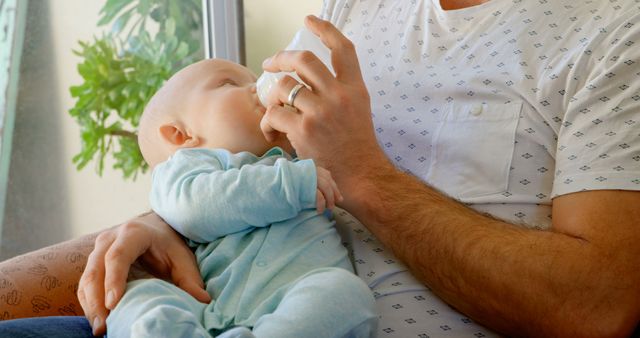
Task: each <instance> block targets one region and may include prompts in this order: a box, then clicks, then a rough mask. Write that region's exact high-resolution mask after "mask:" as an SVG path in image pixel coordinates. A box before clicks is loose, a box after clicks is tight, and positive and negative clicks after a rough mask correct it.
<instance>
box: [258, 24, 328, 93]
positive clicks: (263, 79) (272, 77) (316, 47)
mask: <svg viewBox="0 0 640 338" xmlns="http://www.w3.org/2000/svg"><path fill="white" fill-rule="evenodd" d="M285 50H309V51H311V52H313V54H315V55H316V56H317V57H318V59H320V61H322V63H324V64H325V65H326V66H327V68H329V70H330V71H331V73H334V71H333V67H332V66H331V51H330V50H329V48H327V47H326V46H325V45H324V44H323V43H322V41H320V38H318V37H317V36H316V35H315V34H313V33H312V32H311V31H309V30H308V29H307V28H306V27H303V28H302V29H301V30H299V31H298V32H297V33H296V35H295V36H294V37H293V40H292V41H291V43H290V44H289V45H288V46H287V48H285ZM334 74H335V73H334ZM285 75H289V76H291V77H293V78H294V79H296V80H297V81H298V82H301V83H304V82H303V81H302V80H300V77H298V75H296V73H295V72H278V73H271V72H263V73H262V75H260V77H259V78H258V80H257V81H256V91H257V93H258V98H259V99H260V102H261V103H262V105H263V106H266V105H267V95H268V94H269V92H270V91H271V89H272V88H273V87H274V86H275V85H276V83H278V80H280V79H281V78H282V77H283V76H285Z"/></svg>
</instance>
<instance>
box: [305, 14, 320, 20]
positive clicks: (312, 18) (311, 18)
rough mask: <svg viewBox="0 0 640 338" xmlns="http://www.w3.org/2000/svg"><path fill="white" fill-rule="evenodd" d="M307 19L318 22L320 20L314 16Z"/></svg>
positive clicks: (308, 16)
mask: <svg viewBox="0 0 640 338" xmlns="http://www.w3.org/2000/svg"><path fill="white" fill-rule="evenodd" d="M307 18H309V20H311V21H317V20H318V17H317V16H315V15H313V14H311V15H307Z"/></svg>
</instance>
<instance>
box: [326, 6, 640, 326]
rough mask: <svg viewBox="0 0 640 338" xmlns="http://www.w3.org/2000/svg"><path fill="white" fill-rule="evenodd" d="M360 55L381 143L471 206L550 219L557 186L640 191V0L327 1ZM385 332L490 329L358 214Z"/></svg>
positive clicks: (350, 223) (360, 256) (361, 268)
mask: <svg viewBox="0 0 640 338" xmlns="http://www.w3.org/2000/svg"><path fill="white" fill-rule="evenodd" d="M322 17H323V18H325V19H328V20H330V21H331V22H332V23H333V24H334V25H336V26H337V27H338V28H339V29H340V30H341V31H342V32H343V33H344V34H345V35H346V36H347V37H348V38H350V39H351V40H352V41H353V42H354V44H355V46H356V50H357V53H358V57H359V61H360V67H361V70H362V72H363V76H364V80H365V82H366V85H367V88H368V90H369V93H370V94H371V101H372V102H371V103H372V114H373V120H374V125H375V130H376V134H377V139H378V142H379V144H380V146H381V147H382V148H383V149H384V151H385V153H386V154H387V156H388V157H389V158H390V159H391V160H392V161H393V163H394V164H395V165H396V166H398V167H399V168H402V169H404V170H405V171H406V172H408V173H411V174H413V175H415V176H417V177H418V178H420V179H422V180H423V181H425V182H427V183H428V184H430V185H432V186H434V187H436V188H437V189H439V190H441V191H443V192H444V193H446V194H448V195H450V196H452V197H454V198H456V199H458V200H459V201H461V202H463V203H465V204H467V205H469V206H470V207H472V208H474V209H476V210H479V211H482V212H487V213H490V214H492V215H493V216H495V217H499V218H502V219H504V220H507V221H510V222H513V223H516V224H520V225H522V226H527V227H534V228H541V229H546V228H548V227H549V226H550V225H551V202H552V198H554V197H556V196H560V195H564V194H569V193H573V192H578V191H583V190H598V189H622V190H640V128H639V127H640V48H638V46H637V45H636V43H640V0H601V1H596V0H586V1H585V0H490V1H488V2H485V3H483V4H481V5H478V6H473V7H468V8H464V9H459V10H448V11H445V10H443V9H442V8H441V6H440V2H439V0H397V1H391V0H325V3H324V7H323V11H322ZM337 220H338V223H340V224H341V225H342V228H341V231H342V232H343V237H344V238H345V239H346V240H347V242H349V246H350V247H351V248H352V250H353V254H354V260H355V263H356V264H355V265H356V270H357V272H358V275H359V276H361V278H362V279H363V280H365V282H367V283H368V284H369V286H370V287H371V288H372V290H373V291H374V292H375V295H376V297H377V303H378V310H379V311H380V314H381V321H380V328H379V332H378V336H379V337H403V338H404V337H422V338H426V337H487V336H493V335H495V334H494V333H491V332H490V331H489V330H487V329H484V328H482V327H481V326H479V325H477V324H475V323H474V322H473V321H471V320H470V319H469V318H467V317H466V316H464V315H462V314H459V313H457V312H456V311H455V310H453V309H451V308H448V307H447V306H446V305H444V303H443V302H442V301H441V300H439V299H438V298H437V297H435V296H434V295H433V294H432V293H431V292H430V290H429V289H428V288H427V287H425V286H423V285H421V284H420V283H419V282H418V281H417V280H416V279H415V278H413V277H412V276H411V275H410V274H409V273H408V272H407V269H406V267H404V266H403V265H402V264H401V263H400V262H398V260H397V259H396V258H395V257H393V255H392V254H391V253H390V252H389V251H388V250H387V249H386V248H385V247H384V246H382V244H381V243H380V242H378V241H377V239H376V238H375V237H374V236H373V235H371V234H370V233H369V232H368V231H367V230H366V228H365V227H364V226H362V225H361V224H360V223H359V222H358V221H357V220H355V219H354V218H353V217H351V216H350V215H348V214H347V213H346V212H338V213H337Z"/></svg>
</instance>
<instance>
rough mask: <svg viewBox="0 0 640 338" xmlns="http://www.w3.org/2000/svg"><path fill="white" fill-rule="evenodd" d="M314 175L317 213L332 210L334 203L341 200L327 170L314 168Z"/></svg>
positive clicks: (338, 191) (340, 195)
mask: <svg viewBox="0 0 640 338" xmlns="http://www.w3.org/2000/svg"><path fill="white" fill-rule="evenodd" d="M316 173H317V176H318V189H317V190H316V208H317V209H318V213H319V214H321V213H323V212H324V209H325V208H328V209H333V207H335V206H336V202H342V200H343V198H342V194H341V193H340V190H338V186H337V185H336V182H335V181H334V180H333V178H332V177H331V173H330V172H329V170H327V169H325V168H322V167H318V166H316Z"/></svg>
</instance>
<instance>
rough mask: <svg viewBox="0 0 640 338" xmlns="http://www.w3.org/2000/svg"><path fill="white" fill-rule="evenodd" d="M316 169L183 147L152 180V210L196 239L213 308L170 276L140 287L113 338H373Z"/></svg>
mask: <svg viewBox="0 0 640 338" xmlns="http://www.w3.org/2000/svg"><path fill="white" fill-rule="evenodd" d="M316 184H317V177H316V167H315V165H314V163H313V161H311V160H301V161H291V160H290V159H289V157H288V155H287V154H286V153H285V152H284V151H283V150H282V149H280V148H273V149H271V150H269V151H268V152H267V153H266V154H265V155H263V156H262V157H257V156H255V155H253V154H251V153H248V152H243V153H239V154H232V153H230V152H229V151H226V150H222V149H200V148H197V149H183V150H179V151H178V152H176V153H175V154H174V155H173V157H172V158H170V159H169V160H168V161H167V162H164V163H162V164H159V165H158V166H157V167H156V169H155V170H154V172H153V188H152V192H151V206H152V208H153V210H154V211H155V212H156V213H158V215H160V216H161V217H162V218H163V219H164V220H166V221H167V223H169V224H170V225H171V226H172V227H173V228H174V229H176V230H177V231H178V232H180V233H181V234H182V235H184V236H185V237H187V238H188V239H190V241H189V242H190V245H192V246H194V247H195V254H196V258H197V261H198V265H199V268H200V272H201V274H202V277H203V279H204V281H205V284H206V289H207V292H209V294H210V295H211V296H212V298H213V301H212V302H211V303H209V304H202V303H200V302H198V301H197V300H195V299H194V298H193V297H191V296H190V295H188V294H187V293H186V292H184V291H182V290H181V289H179V288H178V287H176V286H174V285H173V284H170V283H167V282H165V281H162V280H159V279H146V280H140V281H135V282H131V283H129V284H128V286H127V291H126V292H125V295H124V297H123V298H122V300H121V301H120V302H119V303H118V306H117V307H116V308H115V309H114V311H112V312H111V314H110V315H109V317H108V319H107V332H108V336H109V337H211V336H214V337H216V336H217V337H254V336H255V337H279V338H284V337H292V338H294V337H295V338H300V337H369V336H371V335H372V334H373V333H374V332H375V325H376V323H377V316H376V314H375V312H374V299H373V296H372V294H371V291H370V290H369V288H368V287H367V286H366V284H364V283H363V282H362V281H361V280H360V279H359V278H358V277H356V276H355V275H354V274H353V273H352V271H353V268H352V266H351V263H350V261H349V258H348V256H347V251H346V249H345V248H344V247H343V246H342V244H341V239H340V237H339V236H338V234H337V232H336V230H335V228H334V226H333V222H331V221H329V220H328V219H327V217H326V216H325V215H319V214H318V213H317V211H316V209H315V208H316Z"/></svg>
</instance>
